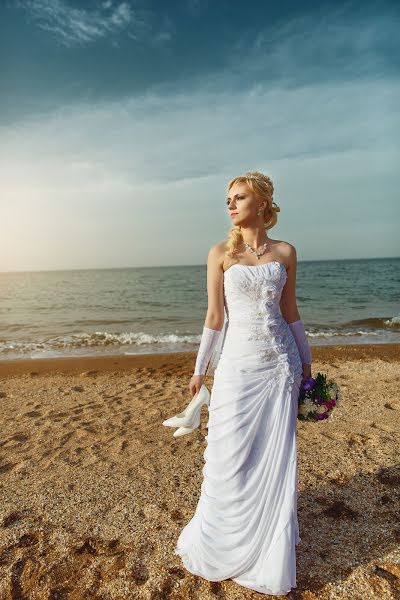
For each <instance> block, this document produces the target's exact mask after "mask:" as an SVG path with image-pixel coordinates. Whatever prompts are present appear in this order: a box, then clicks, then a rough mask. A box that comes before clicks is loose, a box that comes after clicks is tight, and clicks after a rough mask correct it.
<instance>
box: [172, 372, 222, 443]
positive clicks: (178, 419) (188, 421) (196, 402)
mask: <svg viewBox="0 0 400 600" xmlns="http://www.w3.org/2000/svg"><path fill="white" fill-rule="evenodd" d="M203 404H206V405H207V406H209V405H210V392H209V391H208V389H207V387H206V386H205V385H204V383H203V385H202V386H201V388H200V390H199V391H198V392H197V394H195V395H194V396H193V398H192V399H191V401H190V402H189V404H188V405H187V407H186V408H185V410H184V411H182V412H181V413H178V414H177V415H174V416H173V417H170V418H169V419H166V420H165V421H163V425H165V426H166V427H178V428H179V430H178V431H175V432H174V437H179V436H181V435H185V434H186V433H191V432H192V431H193V429H196V428H197V427H198V426H199V425H200V415H201V407H202V406H203ZM185 430H186V431H185Z"/></svg>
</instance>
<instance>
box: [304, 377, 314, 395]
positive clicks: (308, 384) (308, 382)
mask: <svg viewBox="0 0 400 600" xmlns="http://www.w3.org/2000/svg"><path fill="white" fill-rule="evenodd" d="M314 386H315V379H314V378H313V377H307V379H305V380H304V381H303V383H302V385H301V387H302V388H303V390H305V391H306V392H308V391H310V390H312V389H314Z"/></svg>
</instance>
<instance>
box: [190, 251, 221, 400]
mask: <svg viewBox="0 0 400 600" xmlns="http://www.w3.org/2000/svg"><path fill="white" fill-rule="evenodd" d="M222 262H223V252H222V248H221V244H216V245H215V246H213V247H212V248H211V249H210V251H209V253H208V258H207V294H208V307H207V314H206V319H205V322H204V327H203V333H202V336H201V341H200V346H199V350H198V353H197V358H196V364H195V368H194V373H193V377H192V379H191V380H190V383H189V389H190V391H191V393H192V395H194V394H195V393H196V392H198V391H199V389H200V387H201V385H202V383H203V379H204V375H205V372H206V370H207V365H208V362H209V360H210V358H211V355H212V353H213V351H214V348H215V346H216V345H217V342H218V338H219V336H220V335H221V330H222V327H223V325H224V296H223V285H224V283H223V275H224V272H223V269H222Z"/></svg>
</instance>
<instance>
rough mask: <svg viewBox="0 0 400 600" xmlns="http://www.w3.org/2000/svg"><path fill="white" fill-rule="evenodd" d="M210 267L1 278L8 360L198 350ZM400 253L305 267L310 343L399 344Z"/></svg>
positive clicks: (301, 304)
mask: <svg viewBox="0 0 400 600" xmlns="http://www.w3.org/2000/svg"><path fill="white" fill-rule="evenodd" d="M206 282H207V267H206V265H185V266H170V267H135V268H115V269H93V270H63V271H32V272H3V273H0V360H11V359H26V358H49V357H68V356H84V355H86V356H88V355H107V354H144V353H160V352H182V351H196V350H197V349H198V345H199V342H200V337H201V332H202V329H203V325H204V320H205V317H206V312H207V292H206V286H207V283H206ZM399 283H400V257H398V258H374V259H347V260H315V261H299V262H298V265H297V292H296V293H297V305H298V308H299V312H300V315H301V318H302V320H303V322H304V325H305V328H306V333H307V337H308V340H309V343H310V345H311V346H318V345H328V344H341V345H342V344H369V343H379V344H385V343H400V285H399Z"/></svg>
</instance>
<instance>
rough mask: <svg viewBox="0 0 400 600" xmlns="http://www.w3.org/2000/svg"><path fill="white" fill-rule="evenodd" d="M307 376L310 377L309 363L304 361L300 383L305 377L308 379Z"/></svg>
mask: <svg viewBox="0 0 400 600" xmlns="http://www.w3.org/2000/svg"><path fill="white" fill-rule="evenodd" d="M309 377H311V365H306V364H305V363H303V378H302V380H301V383H303V381H304V380H305V379H308V378H309Z"/></svg>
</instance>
